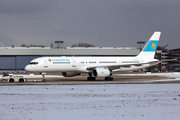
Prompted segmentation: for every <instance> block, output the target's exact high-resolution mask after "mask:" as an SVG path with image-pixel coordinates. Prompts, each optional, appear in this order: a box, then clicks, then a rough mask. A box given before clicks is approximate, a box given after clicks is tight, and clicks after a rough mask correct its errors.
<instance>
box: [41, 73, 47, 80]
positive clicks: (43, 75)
mask: <svg viewBox="0 0 180 120" xmlns="http://www.w3.org/2000/svg"><path fill="white" fill-rule="evenodd" d="M40 74H41V75H42V79H43V80H42V81H43V82H46V78H45V75H46V73H40Z"/></svg>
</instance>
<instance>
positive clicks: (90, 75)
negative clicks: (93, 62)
mask: <svg viewBox="0 0 180 120" xmlns="http://www.w3.org/2000/svg"><path fill="white" fill-rule="evenodd" d="M88 74H89V77H87V80H91V81H95V80H96V77H92V73H88ZM104 80H105V81H113V77H110V76H109V77H105V78H104Z"/></svg>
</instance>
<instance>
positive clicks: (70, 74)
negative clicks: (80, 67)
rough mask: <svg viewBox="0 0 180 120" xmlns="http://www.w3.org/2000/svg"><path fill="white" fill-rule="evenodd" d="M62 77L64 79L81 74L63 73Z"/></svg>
mask: <svg viewBox="0 0 180 120" xmlns="http://www.w3.org/2000/svg"><path fill="white" fill-rule="evenodd" d="M62 75H63V76H64V77H74V76H78V75H81V73H77V72H63V73H62Z"/></svg>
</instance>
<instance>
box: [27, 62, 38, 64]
mask: <svg viewBox="0 0 180 120" xmlns="http://www.w3.org/2000/svg"><path fill="white" fill-rule="evenodd" d="M37 64H38V62H30V63H29V65H37Z"/></svg>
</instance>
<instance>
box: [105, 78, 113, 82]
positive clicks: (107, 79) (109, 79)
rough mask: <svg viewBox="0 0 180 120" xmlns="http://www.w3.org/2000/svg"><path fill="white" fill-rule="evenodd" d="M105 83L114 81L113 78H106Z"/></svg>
mask: <svg viewBox="0 0 180 120" xmlns="http://www.w3.org/2000/svg"><path fill="white" fill-rule="evenodd" d="M105 81H113V77H105Z"/></svg>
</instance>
